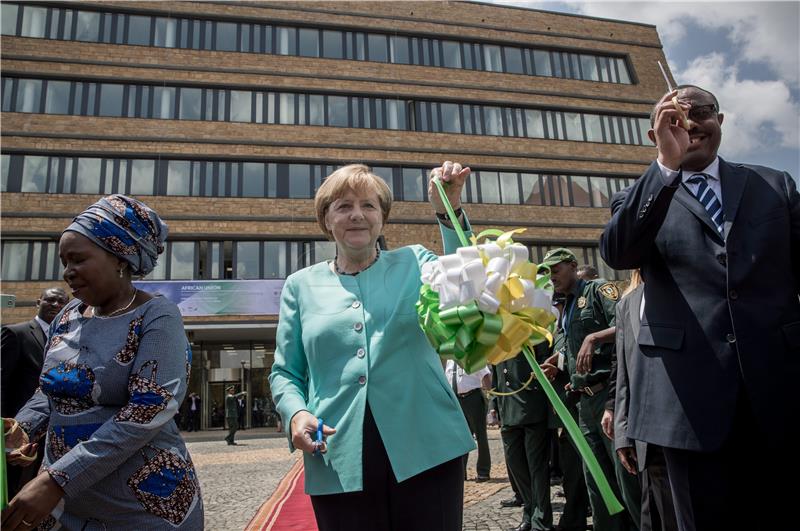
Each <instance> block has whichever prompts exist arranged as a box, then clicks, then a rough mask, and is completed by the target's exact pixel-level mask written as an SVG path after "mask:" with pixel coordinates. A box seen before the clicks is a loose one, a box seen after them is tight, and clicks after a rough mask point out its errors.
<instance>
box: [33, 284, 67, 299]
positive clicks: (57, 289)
mask: <svg viewBox="0 0 800 531" xmlns="http://www.w3.org/2000/svg"><path fill="white" fill-rule="evenodd" d="M48 291H54V292H56V293H58V294H59V295H63V296H64V298H65V299H69V295H67V292H66V291H64V288H59V287H53V288H44V289H43V290H42V293H40V294H39V299H44V298H45V297H46V296H47V292H48Z"/></svg>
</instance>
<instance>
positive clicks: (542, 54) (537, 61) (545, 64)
mask: <svg viewBox="0 0 800 531" xmlns="http://www.w3.org/2000/svg"><path fill="white" fill-rule="evenodd" d="M533 66H534V67H535V68H536V75H537V76H552V75H553V71H552V69H551V68H550V52H548V51H545V50H534V51H533Z"/></svg>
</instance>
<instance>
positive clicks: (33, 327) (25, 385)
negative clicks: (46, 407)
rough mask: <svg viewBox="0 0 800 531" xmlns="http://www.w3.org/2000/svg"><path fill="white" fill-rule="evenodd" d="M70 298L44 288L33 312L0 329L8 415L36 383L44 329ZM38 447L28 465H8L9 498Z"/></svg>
mask: <svg viewBox="0 0 800 531" xmlns="http://www.w3.org/2000/svg"><path fill="white" fill-rule="evenodd" d="M67 302H69V296H68V295H67V293H66V292H65V291H64V290H63V289H61V288H58V287H53V288H47V289H46V290H44V291H42V294H41V295H39V298H38V299H37V300H36V315H35V316H34V317H33V319H31V320H30V321H26V322H24V323H19V324H13V325H8V326H3V327H2V331H1V332H0V338H2V339H1V340H0V342H1V343H2V346H0V356H2V363H0V373H2V387H0V408H2V414H3V417H6V418H9V417H13V416H14V415H16V414H17V412H18V411H19V410H20V409H21V408H22V406H24V405H25V403H26V402H27V401H28V399H30V397H32V396H33V393H34V391H36V388H37V387H38V386H39V374H40V373H41V372H42V362H43V361H44V345H45V343H46V342H47V330H48V329H49V328H50V323H51V322H53V319H54V318H55V316H56V315H58V312H60V311H61V309H62V308H63V307H64V306H65V305H66V304H67ZM42 456H43V452H42V450H41V448H40V449H39V451H38V452H37V454H36V460H35V461H34V463H33V464H32V465H30V466H25V467H20V466H11V467H9V468H8V469H7V482H8V483H7V485H8V498H9V499H11V498H13V497H14V495H15V494H16V493H17V492H19V490H20V489H21V488H22V487H23V486H24V485H25V484H26V483H27V482H28V481H30V480H31V479H33V477H34V476H35V475H36V471H37V470H39V465H40V464H41V463H42Z"/></svg>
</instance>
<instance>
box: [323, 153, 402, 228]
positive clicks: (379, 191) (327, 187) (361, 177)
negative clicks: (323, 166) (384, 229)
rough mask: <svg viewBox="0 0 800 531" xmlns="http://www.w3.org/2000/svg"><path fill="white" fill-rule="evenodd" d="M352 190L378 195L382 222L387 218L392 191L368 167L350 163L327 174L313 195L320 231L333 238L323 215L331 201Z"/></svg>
mask: <svg viewBox="0 0 800 531" xmlns="http://www.w3.org/2000/svg"><path fill="white" fill-rule="evenodd" d="M350 190H352V191H354V192H374V193H375V195H377V196H378V202H380V205H381V212H382V213H383V223H384V224H385V223H386V220H387V219H389V211H390V210H391V209H392V191H391V190H389V186H388V185H387V184H386V182H385V181H384V180H383V179H381V178H380V177H378V176H377V175H375V174H374V173H372V171H370V169H369V167H368V166H366V165H364V164H350V165H348V166H343V167H341V168H339V169H338V170H336V171H335V172H333V173H331V174H330V175H328V177H327V178H325V181H323V183H322V186H320V187H319V189H318V190H317V193H316V195H315V196H314V210H316V213H317V224H318V225H319V228H320V229H322V232H324V233H325V235H326V236H327V237H328V239H330V240H332V239H333V234H331V232H330V231H329V230H328V227H327V226H326V225H325V216H326V215H327V213H328V208H329V207H330V206H331V203H333V202H334V201H336V200H337V199H340V198H341V197H342V196H344V194H346V193H347V192H348V191H350Z"/></svg>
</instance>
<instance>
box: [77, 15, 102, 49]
mask: <svg viewBox="0 0 800 531" xmlns="http://www.w3.org/2000/svg"><path fill="white" fill-rule="evenodd" d="M99 32H100V13H94V12H92V11H78V20H77V25H76V27H75V37H74V38H75V40H76V41H87V42H97V41H98V40H99V36H100V33H99Z"/></svg>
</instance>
